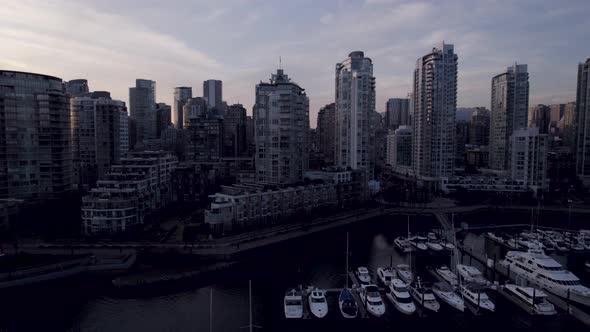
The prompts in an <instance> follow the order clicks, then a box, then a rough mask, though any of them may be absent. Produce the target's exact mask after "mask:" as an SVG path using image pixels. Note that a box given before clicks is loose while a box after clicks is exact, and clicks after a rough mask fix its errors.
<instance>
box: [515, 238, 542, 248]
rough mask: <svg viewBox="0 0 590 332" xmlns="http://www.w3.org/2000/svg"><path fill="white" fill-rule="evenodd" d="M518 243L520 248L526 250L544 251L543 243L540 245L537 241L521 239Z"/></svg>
mask: <svg viewBox="0 0 590 332" xmlns="http://www.w3.org/2000/svg"><path fill="white" fill-rule="evenodd" d="M517 242H518V245H519V247H520V248H521V249H524V250H529V249H543V245H541V243H539V242H538V241H537V240H527V239H525V238H520V239H519V240H518V241H517Z"/></svg>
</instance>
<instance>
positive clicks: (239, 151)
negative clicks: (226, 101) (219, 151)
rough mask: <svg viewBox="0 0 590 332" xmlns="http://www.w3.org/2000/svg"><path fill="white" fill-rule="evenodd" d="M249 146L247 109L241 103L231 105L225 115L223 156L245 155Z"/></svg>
mask: <svg viewBox="0 0 590 332" xmlns="http://www.w3.org/2000/svg"><path fill="white" fill-rule="evenodd" d="M247 148H248V146H247V142H246V109H245V108H244V106H242V105H241V104H234V105H230V106H228V108H227V111H226V112H225V115H224V116H223V156H224V157H240V156H245V155H246V154H247Z"/></svg>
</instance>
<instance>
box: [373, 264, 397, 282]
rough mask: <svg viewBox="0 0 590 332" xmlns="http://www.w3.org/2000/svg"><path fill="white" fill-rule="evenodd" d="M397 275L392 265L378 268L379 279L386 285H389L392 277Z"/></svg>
mask: <svg viewBox="0 0 590 332" xmlns="http://www.w3.org/2000/svg"><path fill="white" fill-rule="evenodd" d="M394 276H395V271H394V270H393V269H392V268H390V267H379V268H377V277H379V281H381V283H382V284H383V285H385V286H389V283H390V282H391V279H393V277H394Z"/></svg>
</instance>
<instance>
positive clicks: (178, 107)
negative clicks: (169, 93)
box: [172, 86, 193, 129]
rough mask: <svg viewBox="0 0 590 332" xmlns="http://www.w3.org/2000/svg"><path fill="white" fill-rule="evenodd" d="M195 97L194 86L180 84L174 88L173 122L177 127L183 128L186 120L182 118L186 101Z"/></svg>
mask: <svg viewBox="0 0 590 332" xmlns="http://www.w3.org/2000/svg"><path fill="white" fill-rule="evenodd" d="M192 97H193V88H191V87H186V86H179V87H176V88H174V104H172V122H174V125H176V128H177V129H182V126H183V124H184V120H183V118H182V116H183V112H182V108H183V107H184V104H186V101H187V100H189V99H191V98H192Z"/></svg>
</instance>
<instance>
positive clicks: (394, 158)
mask: <svg viewBox="0 0 590 332" xmlns="http://www.w3.org/2000/svg"><path fill="white" fill-rule="evenodd" d="M387 163H388V164H389V165H391V167H392V168H393V170H395V171H397V172H406V171H408V170H409V169H410V168H411V166H412V127H410V126H400V127H399V128H397V129H396V130H391V129H390V130H389V134H388V135H387Z"/></svg>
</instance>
